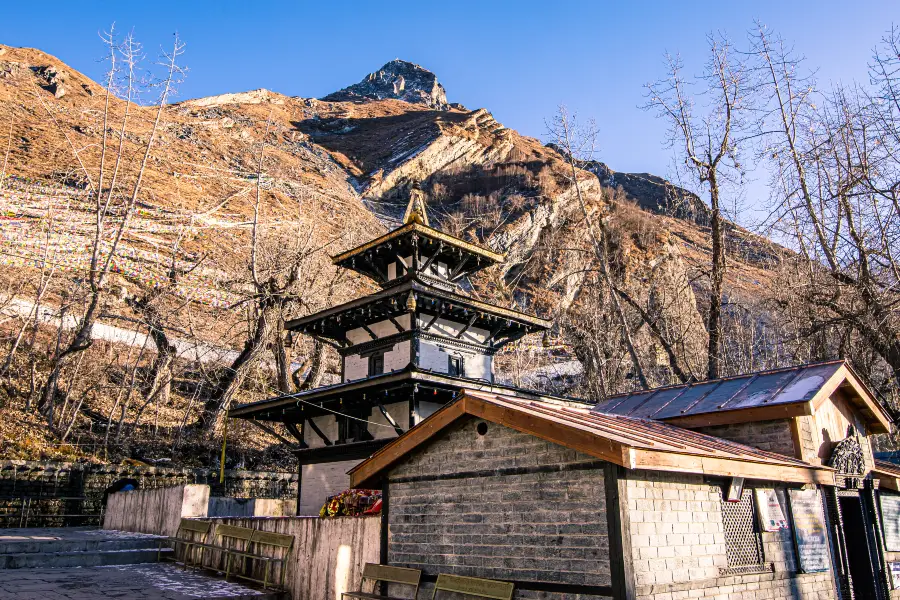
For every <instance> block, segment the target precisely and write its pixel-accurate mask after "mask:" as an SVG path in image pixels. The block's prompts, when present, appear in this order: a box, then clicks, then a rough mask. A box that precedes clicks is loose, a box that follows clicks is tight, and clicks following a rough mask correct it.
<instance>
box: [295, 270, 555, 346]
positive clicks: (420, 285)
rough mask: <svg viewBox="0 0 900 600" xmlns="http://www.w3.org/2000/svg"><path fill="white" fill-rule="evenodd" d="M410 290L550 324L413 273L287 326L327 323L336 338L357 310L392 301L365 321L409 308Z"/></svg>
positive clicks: (523, 321) (539, 325)
mask: <svg viewBox="0 0 900 600" xmlns="http://www.w3.org/2000/svg"><path fill="white" fill-rule="evenodd" d="M410 293H413V294H415V295H419V296H424V297H425V298H430V299H434V300H437V301H443V302H448V303H450V304H451V305H457V306H459V307H461V308H464V309H466V310H471V311H473V312H476V313H481V314H483V315H489V316H491V317H494V318H496V319H504V320H509V321H511V322H514V323H516V324H517V325H520V326H523V327H525V328H526V329H527V330H528V332H532V331H541V330H544V329H548V328H549V327H550V325H551V323H550V321H548V320H546V319H541V318H540V317H536V316H533V315H529V314H525V313H521V312H519V311H515V310H510V309H506V308H502V307H499V306H494V305H491V304H488V303H485V302H480V301H478V300H473V299H472V298H467V297H465V296H461V295H459V294H456V293H454V292H450V291H446V290H442V289H439V288H436V287H434V286H432V285H430V284H428V283H424V282H422V281H420V280H419V279H418V278H415V277H414V276H410V277H409V278H408V279H407V280H406V281H404V282H403V283H400V284H398V285H395V286H392V287H390V288H387V289H384V290H381V291H379V292H376V293H375V294H371V295H368V296H363V297H362V298H357V299H356V300H351V301H349V302H345V303H344V304H340V305H338V306H334V307H332V308H329V309H326V310H323V311H319V312H317V313H314V314H311V315H307V316H305V317H300V318H298V319H292V320H290V321H288V322H287V323H286V324H285V329H288V330H291V331H300V332H304V333H316V331H315V330H316V328H317V327H318V328H319V332H320V333H324V331H323V330H324V328H325V327H326V326H328V327H329V330H333V332H332V334H331V335H330V336H329V337H332V338H334V333H336V332H340V331H346V330H347V329H351V328H355V327H358V326H359V325H354V324H353V321H354V319H353V318H351V315H352V313H353V312H354V311H358V310H360V309H366V308H370V307H373V306H376V305H379V304H381V303H384V302H392V303H393V305H394V308H393V310H388V311H383V314H382V313H378V314H375V315H374V316H373V317H371V318H366V319H356V320H357V321H359V322H360V323H363V322H364V323H365V324H368V323H372V322H376V321H378V320H381V319H386V318H388V317H389V316H396V315H399V314H403V313H405V312H410V311H409V310H408V309H406V308H405V302H406V300H407V298H408V295H409V294H410ZM418 302H419V301H418V300H417V303H418ZM420 310H422V311H424V312H429V310H428V307H420ZM338 318H340V320H341V321H342V323H338V322H337V320H338ZM331 319H333V320H334V324H333V327H332V326H330V325H327V322H328V321H329V320H331Z"/></svg>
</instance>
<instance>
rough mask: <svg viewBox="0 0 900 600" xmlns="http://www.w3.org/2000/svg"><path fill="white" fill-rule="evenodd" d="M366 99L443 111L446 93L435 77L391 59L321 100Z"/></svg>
mask: <svg viewBox="0 0 900 600" xmlns="http://www.w3.org/2000/svg"><path fill="white" fill-rule="evenodd" d="M362 98H368V99H371V100H384V99H386V98H389V99H395V100H403V101H404V102H409V103H411V104H424V105H425V106H429V107H431V108H436V109H438V110H447V109H449V107H450V105H449V104H447V92H446V90H445V89H444V86H442V85H441V84H440V83H438V80H437V76H436V75H435V74H434V73H432V72H431V71H429V70H428V69H425V68H423V67H420V66H419V65H417V64H414V63H411V62H407V61H405V60H400V59H399V58H395V59H394V60H392V61H390V62H389V63H386V64H385V65H384V66H383V67H381V68H380V69H378V70H377V71H375V72H374V73H369V74H368V75H366V77H365V78H364V79H363V80H362V81H360V82H359V83H356V84H353V85H351V86H350V87H346V88H344V89H342V90H340V91H338V92H334V93H332V94H329V95H328V96H325V97H324V98H323V100H329V101H332V102H339V101H342V100H357V99H362Z"/></svg>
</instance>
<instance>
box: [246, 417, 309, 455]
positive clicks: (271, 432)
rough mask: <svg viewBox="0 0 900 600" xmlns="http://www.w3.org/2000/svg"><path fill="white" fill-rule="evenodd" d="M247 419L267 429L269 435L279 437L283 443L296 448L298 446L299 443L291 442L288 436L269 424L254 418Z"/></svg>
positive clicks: (260, 427) (264, 429)
mask: <svg viewBox="0 0 900 600" xmlns="http://www.w3.org/2000/svg"><path fill="white" fill-rule="evenodd" d="M247 421H248V422H249V423H251V424H253V425H256V426H257V427H258V428H259V429H262V430H263V431H265V432H266V433H268V434H269V435H271V436H272V437H274V438H275V439H277V440H278V441H279V442H281V443H282V444H284V445H286V446H289V447H291V448H294V447H296V446H297V444H295V443H293V442H291V441H290V440H289V439H287V438H286V437H284V436H283V435H281V434H280V433H278V432H277V431H275V430H274V429H272V428H271V427H269V426H268V425H264V424H262V423H260V422H258V421H254V420H253V419H248V420H247Z"/></svg>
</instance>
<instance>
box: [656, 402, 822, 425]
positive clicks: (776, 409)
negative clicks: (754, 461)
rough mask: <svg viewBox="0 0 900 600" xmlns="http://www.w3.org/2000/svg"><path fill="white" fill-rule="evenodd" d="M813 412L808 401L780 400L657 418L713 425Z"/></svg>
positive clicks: (680, 422) (796, 415)
mask: <svg viewBox="0 0 900 600" xmlns="http://www.w3.org/2000/svg"><path fill="white" fill-rule="evenodd" d="M811 414H813V408H812V404H811V403H810V402H780V403H778V404H770V405H767V406H752V407H749V408H735V409H732V410H723V411H717V412H708V413H700V414H696V415H684V416H677V417H667V418H661V419H659V420H660V421H661V422H663V423H668V424H669V425H676V426H678V427H685V428H688V429H690V428H692V427H711V426H714V425H735V424H737V423H752V422H756V421H774V420H777V419H791V418H793V417H802V416H809V415H811Z"/></svg>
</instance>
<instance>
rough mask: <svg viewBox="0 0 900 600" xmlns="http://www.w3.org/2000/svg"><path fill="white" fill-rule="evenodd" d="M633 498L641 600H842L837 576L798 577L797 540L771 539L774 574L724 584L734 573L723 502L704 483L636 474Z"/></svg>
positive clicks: (766, 548)
mask: <svg viewBox="0 0 900 600" xmlns="http://www.w3.org/2000/svg"><path fill="white" fill-rule="evenodd" d="M626 490H627V496H628V498H627V502H628V515H629V518H630V521H631V524H630V530H631V546H632V557H633V567H634V574H635V585H636V590H635V591H636V593H637V597H638V598H641V599H645V600H679V599H681V598H716V599H721V600H724V599H730V598H742V599H752V600H755V599H757V598H759V599H762V598H793V599H804V600H824V599H826V598H827V599H833V598H836V595H835V592H834V580H833V576H832V574H831V573H811V574H800V573H796V559H795V556H794V549H793V540H792V538H791V533H790V532H781V533H764V534H763V540H762V541H763V552H764V560H765V561H766V562H770V563H773V566H774V572H770V573H755V574H748V575H730V576H720V571H719V569H720V568H724V567H727V557H726V555H725V532H724V528H723V525H722V511H721V500H720V496H719V490H718V488H717V487H715V486H711V485H709V484H705V483H704V482H703V478H702V477H701V476H698V475H697V476H695V475H680V474H674V473H660V472H647V471H641V472H635V471H632V472H629V474H628V481H627V482H626Z"/></svg>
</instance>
